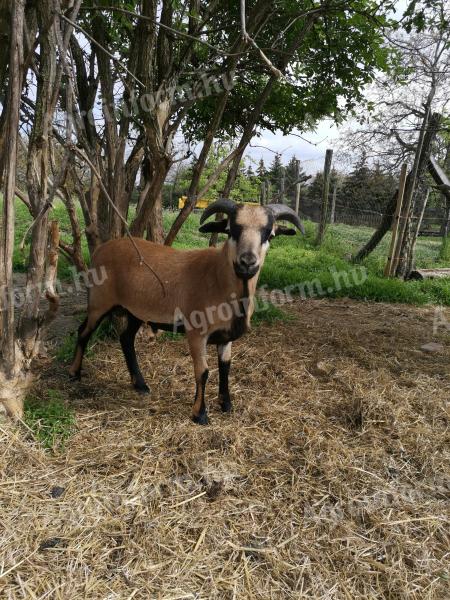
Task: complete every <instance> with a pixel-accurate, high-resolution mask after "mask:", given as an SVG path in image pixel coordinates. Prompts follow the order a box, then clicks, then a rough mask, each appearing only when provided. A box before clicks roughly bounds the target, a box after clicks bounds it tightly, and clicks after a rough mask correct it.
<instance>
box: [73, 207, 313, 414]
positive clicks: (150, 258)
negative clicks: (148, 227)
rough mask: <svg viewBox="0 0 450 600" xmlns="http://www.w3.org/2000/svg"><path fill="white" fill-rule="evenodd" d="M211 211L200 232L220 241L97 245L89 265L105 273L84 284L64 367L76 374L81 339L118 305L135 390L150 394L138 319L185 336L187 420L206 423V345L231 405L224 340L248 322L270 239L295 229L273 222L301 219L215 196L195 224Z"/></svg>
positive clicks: (222, 395)
mask: <svg viewBox="0 0 450 600" xmlns="http://www.w3.org/2000/svg"><path fill="white" fill-rule="evenodd" d="M215 213H224V214H225V218H224V219H223V220H220V221H212V222H209V223H207V224H205V225H202V226H201V227H200V231H201V232H203V233H212V232H220V233H225V234H227V235H228V240H227V241H226V242H225V243H224V244H223V245H222V247H220V248H207V249H201V250H176V249H174V248H170V247H167V246H163V245H160V244H154V243H152V242H148V241H146V240H143V239H140V238H139V239H138V238H133V241H134V244H135V245H134V244H133V243H132V242H131V241H130V239H128V238H122V239H115V240H111V241H109V242H106V243H105V244H103V245H102V246H100V247H99V248H98V249H97V250H96V252H95V253H94V256H93V260H92V269H94V271H95V270H96V269H102V270H103V272H104V274H105V275H104V278H103V281H102V283H101V285H95V284H94V285H93V286H92V287H91V288H90V289H89V300H88V316H87V318H86V320H85V321H84V322H83V323H82V325H81V326H80V328H79V330H78V340H77V345H76V350H75V357H74V360H73V363H72V366H71V368H70V373H71V375H72V376H73V377H75V378H80V375H81V364H82V360H83V354H84V351H85V349H86V345H87V343H88V341H89V338H90V336H91V335H92V333H93V332H94V331H95V329H96V328H97V327H98V325H99V323H100V322H101V320H102V319H103V318H104V317H105V315H107V314H109V313H110V312H111V311H112V310H113V309H115V308H118V307H122V308H123V309H125V311H126V312H127V315H128V325H127V327H126V329H125V331H124V332H123V333H122V334H121V336H120V343H121V346H122V350H123V353H124V355H125V360H126V363H127V367H128V370H129V372H130V375H131V381H132V384H133V385H134V388H135V389H136V390H137V391H138V392H140V393H149V388H148V386H147V384H146V383H145V381H144V378H143V376H142V373H141V371H140V369H139V365H138V362H137V359H136V353H135V348H134V341H135V337H136V333H137V332H138V330H139V328H140V326H141V325H142V323H148V324H150V325H151V327H152V328H153V330H154V331H156V330H158V329H166V330H172V331H173V330H176V331H180V332H181V331H183V332H185V333H186V335H187V340H188V344H189V350H190V353H191V356H192V360H193V363H194V372H195V382H196V392H195V400H194V405H193V409H192V418H193V420H194V421H195V422H196V423H200V424H206V423H207V422H208V416H207V410H206V404H205V386H206V381H207V379H208V365H207V362H206V347H207V344H215V345H216V346H217V353H218V361H219V401H220V404H221V407H222V410H223V411H224V412H229V411H230V410H231V400H230V393H229V389H228V375H229V371H230V362H231V344H232V342H233V341H234V340H237V339H238V338H239V337H241V336H242V335H243V334H244V333H245V332H246V331H248V329H249V326H250V318H251V316H252V313H253V310H254V295H255V290H256V284H257V281H258V276H259V273H260V271H261V268H262V266H263V263H264V259H265V256H266V252H267V250H268V248H269V242H270V240H271V239H272V238H273V237H274V236H276V235H280V234H284V235H292V234H295V230H294V229H292V228H286V227H282V226H280V225H278V224H277V221H289V222H290V223H292V224H293V225H295V226H296V227H297V228H298V229H300V230H301V231H302V232H303V226H302V224H301V222H300V220H299V218H298V216H297V214H296V213H295V212H294V211H293V210H292V209H290V208H289V207H287V206H285V205H283V204H270V205H268V206H250V205H243V204H235V203H234V202H232V201H230V200H225V199H222V200H218V201H217V202H214V203H213V204H211V205H210V206H208V207H207V208H206V209H205V211H204V212H203V214H202V217H201V219H200V223H201V224H203V223H204V221H205V220H206V219H207V218H208V217H210V216H211V215H213V214H215ZM136 249H138V251H139V253H140V254H141V256H139V253H138V252H137V251H136ZM146 265H147V267H149V268H147V267H146ZM155 275H156V276H155ZM157 279H159V281H158V280H157Z"/></svg>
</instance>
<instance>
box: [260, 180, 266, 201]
mask: <svg viewBox="0 0 450 600" xmlns="http://www.w3.org/2000/svg"><path fill="white" fill-rule="evenodd" d="M259 198H260V202H261V206H264V205H265V204H267V202H266V182H265V181H264V180H263V181H261V191H260V193H259Z"/></svg>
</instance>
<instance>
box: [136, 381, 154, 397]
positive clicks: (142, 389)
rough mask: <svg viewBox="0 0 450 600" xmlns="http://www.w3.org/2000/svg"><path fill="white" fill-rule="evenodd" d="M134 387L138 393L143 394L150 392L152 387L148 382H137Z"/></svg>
mask: <svg viewBox="0 0 450 600" xmlns="http://www.w3.org/2000/svg"><path fill="white" fill-rule="evenodd" d="M133 387H134V389H135V390H136V391H137V392H138V394H142V395H143V396H146V395H148V394H150V388H149V387H148V385H147V384H146V383H135V384H134V386H133Z"/></svg>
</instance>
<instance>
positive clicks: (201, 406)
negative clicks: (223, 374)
mask: <svg viewBox="0 0 450 600" xmlns="http://www.w3.org/2000/svg"><path fill="white" fill-rule="evenodd" d="M208 374H209V371H208V369H206V371H203V373H202V375H201V377H200V381H199V382H197V384H196V388H195V402H194V408H193V413H192V420H193V421H194V423H198V424H199V425H207V424H208V413H207V411H206V403H205V387H206V382H207V381H208Z"/></svg>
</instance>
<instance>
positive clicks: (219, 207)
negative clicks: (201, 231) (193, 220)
mask: <svg viewBox="0 0 450 600" xmlns="http://www.w3.org/2000/svg"><path fill="white" fill-rule="evenodd" d="M235 212H236V204H235V203H234V202H232V201H231V200H228V199H227V198H221V199H220V200H217V202H213V203H212V204H210V205H209V206H207V207H206V208H205V210H204V211H203V213H202V216H201V217H200V224H202V223H204V222H205V221H206V219H207V218H208V217H210V216H211V215H213V214H214V213H225V214H226V215H228V216H230V215H232V214H234V213H235Z"/></svg>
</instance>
